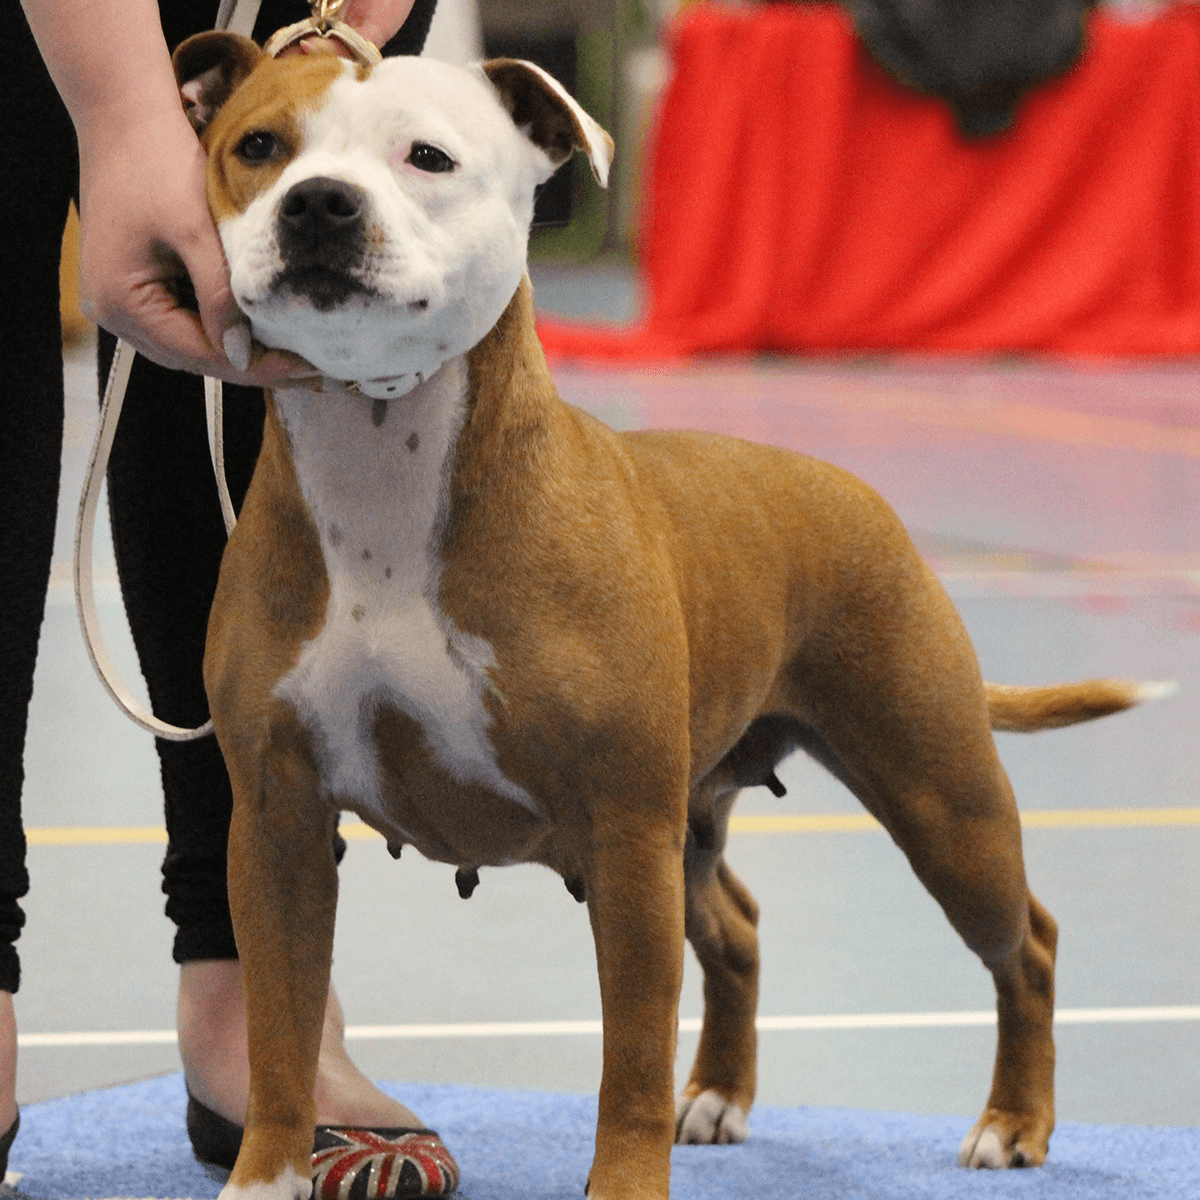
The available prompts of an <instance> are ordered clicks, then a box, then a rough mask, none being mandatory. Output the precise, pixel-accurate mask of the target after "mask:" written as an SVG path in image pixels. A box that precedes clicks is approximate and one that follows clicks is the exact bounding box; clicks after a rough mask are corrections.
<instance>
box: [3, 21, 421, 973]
mask: <svg viewBox="0 0 1200 1200" xmlns="http://www.w3.org/2000/svg"><path fill="white" fill-rule="evenodd" d="M434 4H435V0H416V4H415V6H414V8H413V11H412V14H411V15H410V16H409V19H408V20H407V21H406V22H405V25H404V28H403V29H401V30H400V32H399V33H398V34H397V35H396V37H395V38H393V39H392V40H391V41H390V42H389V43H388V44H387V46H386V47H384V53H385V54H418V53H420V51H421V48H422V47H423V46H424V44H425V37H426V35H427V34H428V32H429V23H430V21H431V20H432V17H433V11H434ZM9 8H10V10H12V11H13V12H14V15H15V24H10V27H9V31H8V39H7V44H6V53H5V65H4V70H3V71H2V72H0V114H3V115H2V118H0V230H3V233H2V234H0V321H2V322H3V326H4V329H5V333H6V338H5V343H6V345H5V356H4V358H5V371H4V384H3V387H2V389H0V578H2V579H3V609H2V610H0V611H2V614H3V621H4V624H5V628H4V631H3V634H2V635H0V990H3V991H10V992H15V991H16V990H17V987H18V984H19V982H20V967H19V962H18V958H17V952H16V948H15V946H14V945H13V943H14V942H15V941H16V939H17V937H18V935H19V933H20V930H21V926H22V925H23V924H24V916H23V914H22V912H21V907H20V904H19V900H20V898H21V897H22V896H24V895H25V893H26V892H27V891H28V888H29V879H28V875H27V873H26V870H25V835H24V833H23V830H22V822H21V785H22V783H23V780H24V772H23V769H22V758H23V754H24V744H25V729H26V719H27V713H28V707H29V699H30V696H31V694H32V691H33V671H34V663H35V660H36V656H37V642H38V634H39V631H40V628H41V622H42V614H43V611H44V608H45V600H46V591H47V587H48V584H49V578H50V560H51V555H52V551H53V546H54V518H55V510H56V507H57V502H58V482H59V462H60V458H61V453H62V424H63V391H62V341H61V333H60V324H59V316H58V304H59V297H58V263H59V254H60V247H61V243H62V234H63V227H64V225H65V223H66V218H67V211H68V208H69V205H70V202H71V199H72V198H73V197H74V196H75V195H76V193H77V190H78V177H79V167H78V151H77V148H76V144H75V134H74V130H73V128H72V126H71V122H70V120H69V118H68V116H67V113H66V110H65V108H64V107H63V105H62V102H61V100H60V99H59V97H58V94H57V93H56V92H55V90H54V87H53V85H52V83H51V82H50V77H49V75H48V74H47V72H46V69H45V66H44V64H43V63H42V60H41V56H40V55H39V54H38V51H37V47H36V45H35V44H34V41H33V37H32V35H31V34H30V32H29V28H28V25H27V24H26V22H25V18H24V14H23V12H22V11H21V9H20V7H19V5H15V4H13V5H10V6H9ZM216 8H217V3H216V0H211V2H210V3H204V4H195V3H185V2H183V0H164V3H163V4H162V5H161V10H162V20H163V30H164V33H165V34H166V37H167V44H168V45H169V46H171V47H172V48H174V46H175V45H176V44H177V43H178V42H180V41H181V40H182V39H183V38H184V37H186V36H188V35H189V34H191V33H195V32H198V31H199V30H201V29H205V28H208V27H210V26H211V24H212V21H213V20H214V19H215V16H216ZM307 12H308V6H307V4H305V3H304V2H303V0H265V3H264V4H263V8H262V12H261V13H260V15H259V18H258V24H257V25H256V27H255V37H256V38H258V39H259V40H261V39H263V38H265V37H266V36H268V35H269V34H270V33H272V32H273V31H274V30H275V29H278V28H279V27H280V26H282V25H286V24H290V23H291V22H293V21H296V20H299V19H300V18H301V17H303V16H306V15H307ZM113 345H114V340H113V339H112V338H111V337H109V336H108V335H107V334H102V335H101V339H100V377H101V387H103V380H104V378H105V377H106V375H107V369H108V363H109V361H110V359H111V356H112V348H113ZM262 421H263V400H262V393H261V392H260V391H257V390H255V389H247V388H227V389H226V406H225V436H226V466H227V471H228V474H229V478H230V485H231V491H232V492H233V495H234V499H235V503H238V502H240V499H241V496H242V495H243V494H244V492H245V489H246V486H247V484H248V483H249V480H250V475H251V473H252V471H253V469H254V463H255V460H256V458H257V456H258V448H259V443H260V439H261V435H262ZM109 506H110V509H111V512H112V524H113V543H114V548H115V551H116V558H117V568H118V573H119V575H120V579H121V590H122V594H123V596H124V599H125V606H126V611H127V612H128V614H129V622H130V627H131V629H132V632H133V639H134V643H135V645H136V647H137V651H138V656H139V659H140V662H141V667H142V673H143V674H144V676H145V678H146V684H147V688H148V690H149V693H150V699H151V703H152V705H153V707H154V711H155V712H156V713H157V714H158V715H159V716H160V717H162V718H164V719H165V720H168V721H171V722H174V723H175V724H184V725H198V724H200V723H202V722H203V721H204V720H205V719H206V717H207V711H208V706H207V702H206V700H205V697H204V685H203V680H202V678H201V663H202V659H203V654H204V636H205V628H206V625H207V621H208V609H209V605H210V603H211V601H212V596H213V590H214V588H215V586H216V578H217V569H218V566H219V564H220V559H221V552H222V550H223V548H224V543H225V534H224V526H223V525H222V523H221V516H220V511H219V509H218V506H217V501H216V493H215V491H214V484H213V479H212V467H211V465H210V463H209V459H208V443H207V437H206V434H205V430H204V407H203V389H202V384H201V382H200V380H199V379H198V378H197V377H195V376H189V375H185V374H182V373H179V372H173V371H166V370H163V369H162V368H160V367H156V366H154V365H153V364H151V363H149V362H147V361H146V360H145V359H139V360H138V361H137V364H136V365H135V367H134V371H133V377H132V379H131V381H130V386H129V392H128V395H127V397H126V401H125V409H124V412H123V414H122V418H121V426H120V431H119V434H118V436H117V440H116V444H115V445H114V448H113V457H112V465H111V467H110V470H109ZM155 744H156V746H157V748H158V753H159V760H160V765H161V769H162V782H163V794H164V799H165V805H166V823H167V834H168V846H167V854H166V858H165V860H164V862H163V890H164V891H165V892H166V894H167V915H168V916H169V917H170V918H171V920H172V921H174V923H175V925H176V929H177V932H176V937H175V949H174V954H175V961H176V962H187V961H190V960H195V959H203V958H232V957H235V956H236V953H237V952H236V949H235V947H234V942H233V927H232V924H231V922H230V918H229V905H228V900H227V896H226V883H225V847H226V841H227V838H228V833H229V818H230V811H231V806H232V799H231V796H230V789H229V780H228V777H227V776H226V774H225V767H224V764H223V763H222V761H221V756H220V752H219V751H218V749H217V745H216V741H215V739H213V738H211V737H209V738H204V739H202V740H201V741H198V742H187V743H175V742H164V741H161V740H159V741H156V743H155Z"/></svg>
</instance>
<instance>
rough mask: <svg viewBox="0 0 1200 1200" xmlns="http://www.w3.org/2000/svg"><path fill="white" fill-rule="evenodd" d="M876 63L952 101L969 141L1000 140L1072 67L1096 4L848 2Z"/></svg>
mask: <svg viewBox="0 0 1200 1200" xmlns="http://www.w3.org/2000/svg"><path fill="white" fill-rule="evenodd" d="M842 2H843V4H844V5H845V8H846V10H847V11H848V12H849V13H850V16H851V17H852V18H853V20H854V25H855V28H856V29H857V30H858V33H859V36H860V37H861V38H862V40H863V41H864V42H865V43H866V45H867V49H868V50H870V51H871V53H872V55H874V57H875V59H876V61H878V62H879V64H880V65H881V66H882V67H883V68H884V70H885V71H887V72H888V74H889V75H892V76H893V77H894V78H895V79H897V80H899V82H901V83H903V84H905V85H907V86H909V87H913V88H916V89H917V90H918V91H922V92H928V93H930V94H932V95H934V96H940V97H942V99H944V100H947V101H949V103H950V105H951V107H952V108H953V109H954V115H955V117H956V118H957V120H958V127H959V129H961V130H962V132H963V133H964V134H966V135H967V136H968V137H985V136H987V135H988V134H993V133H1001V132H1002V131H1003V130H1005V129H1007V128H1008V127H1009V126H1010V125H1011V124H1012V121H1013V113H1014V110H1015V108H1016V104H1017V101H1018V100H1019V99H1020V97H1021V94H1022V93H1023V92H1025V91H1026V90H1028V89H1029V88H1031V87H1033V86H1034V85H1035V84H1038V83H1042V82H1043V81H1045V80H1047V79H1050V78H1051V77H1053V76H1055V75H1060V74H1062V73H1063V72H1064V71H1066V70H1067V69H1068V68H1069V67H1071V66H1072V65H1073V64H1074V63H1075V61H1076V59H1077V58H1078V57H1079V55H1080V53H1081V51H1082V50H1083V39H1084V25H1085V20H1086V15H1087V11H1088V9H1089V8H1090V7H1091V3H1090V0H842Z"/></svg>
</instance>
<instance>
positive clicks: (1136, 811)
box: [25, 808, 1200, 846]
mask: <svg viewBox="0 0 1200 1200" xmlns="http://www.w3.org/2000/svg"><path fill="white" fill-rule="evenodd" d="M1021 824H1022V825H1023V826H1024V827H1025V828H1026V829H1115V828H1127V829H1128V828H1149V827H1154V826H1159V827H1162V826H1184V825H1200V808H1060V809H1044V810H1040V811H1039V810H1031V811H1029V812H1023V813H1022V814H1021ZM879 828H880V825H879V823H878V822H877V821H876V820H875V818H874V817H871V816H868V815H867V814H866V813H804V814H801V813H793V814H788V815H780V816H743V817H738V816H735V817H732V818H731V819H730V821H729V831H730V833H861V832H868V831H871V830H878V829H879ZM341 833H342V836H343V837H345V838H350V839H352V840H360V839H369V838H377V837H379V834H377V833H376V832H375V830H373V829H371V828H370V827H369V826H367V825H364V824H362V823H361V822H359V821H350V822H344V823H343V824H342V827H341ZM25 839H26V841H27V842H28V843H29V845H31V846H112V845H132V844H136V843H140V842H158V843H163V842H165V841H166V840H167V831H166V830H165V829H163V828H162V827H161V826H158V825H130V826H101V827H95V828H88V827H85V826H79V827H64V828H53V827H41V828H34V829H27V830H26V831H25Z"/></svg>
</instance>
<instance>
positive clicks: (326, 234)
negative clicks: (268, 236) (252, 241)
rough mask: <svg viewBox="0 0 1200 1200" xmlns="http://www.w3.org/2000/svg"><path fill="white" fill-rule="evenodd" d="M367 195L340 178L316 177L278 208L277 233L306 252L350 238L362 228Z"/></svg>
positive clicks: (287, 196)
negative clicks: (322, 244)
mask: <svg viewBox="0 0 1200 1200" xmlns="http://www.w3.org/2000/svg"><path fill="white" fill-rule="evenodd" d="M366 201H367V198H366V195H365V194H364V193H363V192H362V190H361V189H360V188H357V187H355V186H354V185H353V184H349V183H345V182H344V181H343V180H341V179H329V178H327V177H326V176H324V175H318V176H317V177H316V178H314V179H305V180H303V181H302V182H300V183H298V184H296V185H295V187H293V188H292V189H291V190H290V191H288V193H287V194H286V195H285V196H284V198H283V203H282V204H281V205H280V206H279V227H280V233H281V234H282V235H283V237H284V239H285V240H294V241H295V242H297V243H299V244H300V245H302V246H303V247H304V248H305V249H309V250H312V249H315V248H316V247H317V246H318V245H320V244H321V243H323V242H328V241H331V240H333V241H337V240H342V239H344V238H345V237H346V236H347V235H352V234H354V233H355V232H357V230H358V229H359V228H360V227H361V226H362V223H363V214H364V213H365V211H366V207H367V203H366Z"/></svg>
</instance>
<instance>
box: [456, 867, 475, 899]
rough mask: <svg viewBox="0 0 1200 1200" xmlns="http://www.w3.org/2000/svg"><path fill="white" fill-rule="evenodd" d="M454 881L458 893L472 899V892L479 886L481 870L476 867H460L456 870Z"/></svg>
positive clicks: (464, 897)
mask: <svg viewBox="0 0 1200 1200" xmlns="http://www.w3.org/2000/svg"><path fill="white" fill-rule="evenodd" d="M454 882H455V885H456V886H457V887H458V894H459V895H460V896H461V897H462V898H463V899H464V900H470V898H471V893H472V892H473V891H474V890H475V889H476V888H477V887H478V886H479V872H478V870H476V868H475V867H459V868H458V870H457V871H455V872H454Z"/></svg>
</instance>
